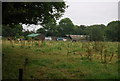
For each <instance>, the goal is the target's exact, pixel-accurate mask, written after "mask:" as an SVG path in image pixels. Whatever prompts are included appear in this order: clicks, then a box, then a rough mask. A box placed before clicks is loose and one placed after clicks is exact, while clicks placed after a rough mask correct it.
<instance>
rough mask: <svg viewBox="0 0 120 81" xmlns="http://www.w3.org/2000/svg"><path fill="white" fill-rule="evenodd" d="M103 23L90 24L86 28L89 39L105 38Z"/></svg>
mask: <svg viewBox="0 0 120 81" xmlns="http://www.w3.org/2000/svg"><path fill="white" fill-rule="evenodd" d="M104 29H105V25H102V24H101V25H92V26H89V27H88V28H87V32H88V34H89V36H90V40H91V41H104V40H105V32H104Z"/></svg>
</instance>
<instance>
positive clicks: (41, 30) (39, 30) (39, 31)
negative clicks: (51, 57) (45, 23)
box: [37, 28, 46, 34]
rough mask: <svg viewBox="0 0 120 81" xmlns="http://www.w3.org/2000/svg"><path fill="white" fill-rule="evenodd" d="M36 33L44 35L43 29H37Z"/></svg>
mask: <svg viewBox="0 0 120 81" xmlns="http://www.w3.org/2000/svg"><path fill="white" fill-rule="evenodd" d="M37 33H41V34H45V33H46V31H45V28H39V29H38V30H37Z"/></svg>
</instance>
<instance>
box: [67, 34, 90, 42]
mask: <svg viewBox="0 0 120 81" xmlns="http://www.w3.org/2000/svg"><path fill="white" fill-rule="evenodd" d="M66 36H67V37H68V39H71V40H72V41H88V40H89V36H88V35H66Z"/></svg>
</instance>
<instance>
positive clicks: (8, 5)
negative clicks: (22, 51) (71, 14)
mask: <svg viewBox="0 0 120 81" xmlns="http://www.w3.org/2000/svg"><path fill="white" fill-rule="evenodd" d="M66 7H67V6H66V4H65V2H3V3H2V24H19V23H22V24H38V23H40V24H45V23H48V22H49V21H51V20H56V19H58V18H59V17H61V16H62V15H63V13H64V12H65V8H66Z"/></svg>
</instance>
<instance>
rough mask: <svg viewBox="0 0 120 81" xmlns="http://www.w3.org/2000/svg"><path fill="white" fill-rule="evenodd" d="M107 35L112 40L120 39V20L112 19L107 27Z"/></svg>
mask: <svg viewBox="0 0 120 81" xmlns="http://www.w3.org/2000/svg"><path fill="white" fill-rule="evenodd" d="M106 36H107V39H108V40H110V41H120V21H112V22H110V23H108V25H107V27H106Z"/></svg>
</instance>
